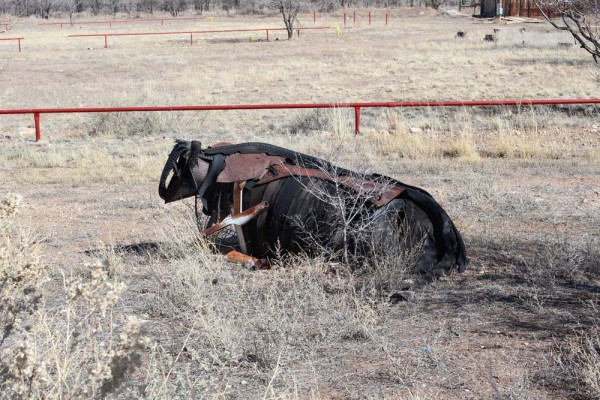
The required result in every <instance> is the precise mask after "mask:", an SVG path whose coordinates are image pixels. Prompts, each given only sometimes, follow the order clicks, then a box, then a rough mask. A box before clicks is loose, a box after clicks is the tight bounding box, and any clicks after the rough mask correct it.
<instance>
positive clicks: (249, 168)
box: [217, 153, 285, 183]
mask: <svg viewBox="0 0 600 400" xmlns="http://www.w3.org/2000/svg"><path fill="white" fill-rule="evenodd" d="M284 161H285V159H284V158H282V157H277V156H268V155H266V154H240V153H236V154H232V155H230V156H228V157H227V159H226V160H225V168H224V169H223V171H221V173H220V174H219V176H218V177H217V182H219V183H225V182H241V181H247V180H250V179H261V178H262V177H263V176H264V175H265V174H266V173H267V170H268V169H269V167H270V166H272V165H278V164H283V163H284Z"/></svg>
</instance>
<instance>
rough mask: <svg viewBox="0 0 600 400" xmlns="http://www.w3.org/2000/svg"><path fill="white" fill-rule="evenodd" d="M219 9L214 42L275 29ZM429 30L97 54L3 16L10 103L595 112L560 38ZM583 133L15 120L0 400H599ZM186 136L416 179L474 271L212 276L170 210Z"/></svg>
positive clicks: (254, 119) (175, 43) (190, 225)
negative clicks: (170, 157)
mask: <svg viewBox="0 0 600 400" xmlns="http://www.w3.org/2000/svg"><path fill="white" fill-rule="evenodd" d="M212 4H213V3H211V7H212ZM154 6H155V7H156V8H155V10H154V12H155V13H158V12H159V11H158V3H157V2H155V4H154ZM192 7H193V5H192ZM101 8H102V6H100V9H101ZM233 8H234V7H233V6H232V8H231V9H232V10H233ZM211 10H212V9H211ZM99 12H101V11H100V10H99ZM134 13H135V11H134ZM419 13H423V14H422V15H420V14H419ZM230 14H231V15H232V17H231V18H227V19H225V18H223V20H222V21H219V18H215V21H214V25H215V27H217V26H219V27H224V28H235V27H242V26H257V27H258V26H265V24H267V25H269V24H273V25H275V24H277V23H280V17H279V16H275V15H271V16H269V15H267V16H261V18H260V20H256V19H253V18H250V17H247V16H240V15H235V13H233V12H231V13H230ZM52 15H54V14H52V12H51V17H52ZM163 15H165V16H166V15H167V14H163ZM375 15H377V13H375ZM430 15H432V10H426V9H416V8H415V9H410V8H402V9H400V10H391V11H390V17H391V18H390V20H391V26H390V27H389V28H388V29H386V30H383V29H374V28H367V27H365V26H357V27H355V28H353V29H347V30H346V31H342V35H341V38H340V39H337V38H334V37H333V36H332V35H330V34H325V33H324V32H315V33H306V34H304V33H303V34H302V36H301V37H300V38H299V39H296V38H294V40H292V41H290V42H287V41H281V40H280V41H279V42H276V41H275V40H274V38H275V37H273V39H272V42H270V43H266V42H260V41H255V42H254V43H247V42H241V41H239V42H235V43H232V42H227V41H219V40H217V39H216V38H215V39H213V38H206V39H198V40H199V42H198V43H197V44H196V43H195V45H194V46H192V47H189V44H188V43H186V42H185V40H183V39H182V40H179V39H177V40H175V39H173V40H170V39H169V40H165V41H164V42H163V41H159V40H156V38H151V39H149V38H144V37H140V39H139V40H136V41H135V42H133V41H126V40H123V41H119V42H115V46H114V48H111V49H108V50H104V49H101V48H100V47H101V43H100V44H99V43H98V42H97V41H94V40H92V39H89V41H86V40H83V41H82V42H74V41H69V40H67V39H65V38H64V33H65V32H64V31H63V32H61V31H60V30H59V29H56V30H53V29H50V28H43V29H44V30H42V28H40V27H37V26H36V25H35V24H36V23H37V22H38V21H37V20H35V19H31V20H30V19H17V20H16V21H15V23H14V24H13V25H14V26H16V27H17V28H14V29H15V33H17V29H19V31H20V33H23V34H24V35H26V36H27V37H28V39H27V41H25V42H24V46H27V47H25V48H24V51H23V52H22V53H17V52H16V51H12V50H11V49H10V48H9V47H4V45H0V53H1V54H2V55H3V56H4V58H3V60H4V61H3V62H2V63H0V64H1V65H0V68H1V69H0V71H1V72H0V75H1V77H2V79H5V80H7V81H10V82H20V83H19V85H18V86H17V85H16V84H10V85H4V86H1V87H0V103H1V104H3V105H4V106H5V107H15V108H17V107H19V108H21V107H23V108H27V107H40V106H47V107H62V106H74V105H81V106H112V105H115V104H117V105H166V104H178V105H179V104H183V105H185V104H227V103H231V104H235V103H242V102H244V103H266V102H273V103H286V102H312V101H314V102H336V101H340V102H345V101H371V100H373V101H376V100H396V99H406V100H440V99H449V100H460V99H489V98H544V97H547V98H556V97H566V98H571V97H594V96H596V91H595V89H594V87H593V86H590V80H589V77H590V76H593V74H594V73H595V71H596V68H597V67H596V66H595V65H594V63H593V61H592V60H591V59H589V55H586V54H585V53H584V52H576V51H571V50H567V49H557V43H558V42H567V41H569V40H570V39H569V37H570V36H569V34H568V33H565V32H557V31H554V30H550V31H547V29H548V26H547V25H543V24H528V25H527V30H526V31H519V29H520V28H521V26H520V25H519V24H509V25H503V26H502V34H500V35H499V37H498V41H497V44H496V46H495V47H493V48H492V47H490V46H489V44H485V43H483V42H482V41H481V40H480V39H481V37H483V34H484V33H491V25H489V24H477V23H473V22H472V21H471V20H470V19H463V18H449V17H443V16H436V17H435V18H431V17H430ZM311 17H312V16H311V15H301V19H300V20H301V21H307V20H309V19H310V18H311ZM319 17H320V18H323V23H326V22H327V23H330V22H331V23H333V22H335V21H337V22H339V20H340V18H341V17H340V15H338V14H335V13H333V14H331V15H321V16H319ZM374 21H375V20H374ZM192 24H196V23H195V22H194V23H192V22H190V24H189V25H185V23H182V24H181V27H182V29H183V27H184V26H187V27H191V26H193V25H192ZM194 26H195V25H194ZM155 28H156V27H147V26H142V24H139V26H136V29H139V30H141V31H144V30H150V29H155ZM65 29H75V28H70V27H65ZM77 29H79V28H77ZM82 29H83V28H82ZM113 29H114V28H113ZM459 29H460V30H464V31H468V32H469V35H468V36H467V37H466V38H462V39H461V40H460V41H459V40H456V39H455V35H456V31H457V30H459ZM273 35H275V33H273ZM227 38H230V37H227ZM231 38H238V39H239V37H234V36H231ZM282 38H285V37H284V36H282V37H280V39H282ZM244 39H245V40H247V38H244ZM161 40H162V39H161ZM88 47H89V50H87V49H88ZM300 60H301V61H300ZM165 77H168V79H165ZM66 87H68V88H70V89H69V90H65V88H66ZM597 115H598V108H597V107H593V106H589V107H588V106H586V107H575V106H573V107H554V108H544V107H533V108H532V107H522V108H476V109H472V108H469V109H465V108H460V107H459V108H453V109H433V108H428V109H396V110H392V109H390V110H378V109H373V110H363V112H362V117H363V118H362V123H361V127H362V133H361V135H359V136H355V135H354V131H353V130H354V115H353V112H352V110H351V109H350V110H349V109H341V108H339V109H333V110H324V111H319V112H316V111H311V110H306V111H303V112H298V113H295V112H290V111H281V110H277V111H264V112H261V111H227V112H206V113H200V112H199V113H196V112H192V113H164V114H163V113H160V114H157V115H150V114H148V115H145V114H138V115H135V114H122V115H117V114H114V115H110V116H109V115H104V116H101V115H94V114H82V115H76V116H61V115H55V116H54V115H42V138H43V140H42V142H41V143H37V144H36V143H33V141H32V139H33V127H32V122H33V121H32V120H31V117H30V116H23V117H20V116H14V117H13V116H6V117H5V116H3V117H2V118H0V133H1V135H0V158H1V159H2V161H0V171H1V174H2V177H3V179H2V180H1V182H0V189H1V191H2V193H0V194H1V195H2V196H4V194H5V193H15V192H16V193H20V194H21V195H22V198H21V197H17V196H11V197H8V198H6V199H5V200H3V202H2V203H1V205H0V222H1V225H0V227H1V228H0V233H1V235H0V267H1V269H0V273H1V275H0V300H2V301H1V302H0V324H2V326H1V328H2V330H1V331H0V332H2V333H1V334H0V335H1V336H0V337H1V338H2V339H0V398H19V396H20V397H22V398H25V397H34V398H35V397H44V398H59V397H61V396H62V397H63V398H67V397H69V398H77V397H85V398H90V397H94V396H95V397H103V396H105V397H107V398H148V399H158V398H282V399H305V398H312V399H331V398H363V397H365V396H371V397H372V398H402V399H404V398H406V399H417V398H468V397H470V398H494V397H500V398H521V399H525V398H527V399H533V398H546V399H563V398H586V399H587V398H598V397H600V392H599V389H598V380H597V378H598V376H597V373H595V372H597V370H598V332H597V324H598V321H599V315H598V287H599V285H600V282H599V281H598V276H599V274H600V271H599V270H598V262H597V260H598V257H599V256H600V255H599V254H598V238H597V234H596V233H597V227H598V226H600V216H599V215H598V209H599V207H600V206H599V199H600V197H599V196H600V194H599V193H598V187H600V181H599V178H598V177H599V176H600V171H599V168H600V164H599V161H600V156H599V154H600V153H599V151H598V148H599V146H600V143H599V142H598V132H599V128H598V121H597ZM175 137H180V138H183V139H198V140H201V141H202V142H203V144H205V145H207V144H214V143H216V142H220V141H230V142H241V141H252V140H258V141H265V142H271V143H273V144H280V145H283V146H285V147H289V148H292V149H294V150H298V151H302V152H306V153H310V154H314V155H316V156H319V157H323V158H327V159H329V160H331V161H332V162H334V163H336V164H338V165H341V166H344V167H350V168H352V169H356V170H361V171H362V170H364V171H366V172H369V173H372V172H380V173H383V174H386V175H390V176H393V177H394V178H397V179H399V180H401V181H403V182H406V183H407V184H415V185H418V186H421V187H423V188H425V189H427V190H428V191H430V192H431V193H432V194H433V195H434V196H435V197H436V199H438V200H439V201H440V203H441V204H442V205H443V206H444V208H445V209H446V210H447V211H448V213H449V214H450V215H451V217H452V218H453V220H454V221H455V222H456V224H457V226H458V227H459V229H460V230H461V232H462V233H463V234H464V237H465V240H466V246H467V251H468V255H469V257H470V259H471V264H470V266H469V269H468V270H467V271H466V272H465V273H464V274H452V275H450V276H446V277H442V278H440V279H437V280H430V279H426V277H423V276H421V275H415V274H413V273H411V272H410V270H409V269H408V268H404V267H403V266H407V265H409V264H410V254H403V253H401V254H390V255H389V256H390V257H388V258H385V257H384V258H382V259H381V260H377V262H376V263H374V265H372V266H371V267H370V268H365V267H364V266H363V265H354V267H355V268H354V270H353V271H352V269H351V268H347V266H346V265H344V264H342V263H334V262H331V261H328V260H326V259H325V258H323V257H318V256H317V257H314V258H309V257H297V258H290V259H282V260H279V261H278V262H276V263H275V265H274V266H273V268H272V269H271V270H266V271H251V270H247V269H244V268H243V267H242V266H240V265H237V264H231V263H226V262H224V260H223V259H222V257H221V256H219V255H217V254H215V253H214V252H212V251H211V249H210V248H209V246H208V244H207V243H206V242H205V241H203V239H202V238H200V237H199V235H198V230H197V227H196V226H195V221H194V213H193V204H189V203H182V204H178V203H175V204H169V205H166V206H165V205H163V204H161V202H160V200H159V198H158V195H157V193H156V185H157V182H158V177H159V174H160V168H161V167H162V165H163V163H164V160H165V158H166V157H167V154H168V151H169V149H170V148H171V147H172V143H173V139H174V138H175ZM17 210H19V212H18V213H17V212H16V211H17ZM32 232H35V234H33V233H32ZM403 257H404V258H403ZM67 322H68V324H67ZM133 367H135V368H133Z"/></svg>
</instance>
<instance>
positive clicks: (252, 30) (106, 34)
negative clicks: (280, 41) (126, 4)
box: [67, 26, 339, 49]
mask: <svg viewBox="0 0 600 400" xmlns="http://www.w3.org/2000/svg"><path fill="white" fill-rule="evenodd" d="M322 29H335V30H336V35H337V36H339V27H338V26H314V27H308V28H294V30H295V31H297V33H298V35H300V31H306V30H322ZM285 30H286V28H251V29H218V30H201V31H175V32H129V33H84V34H77V35H67V37H70V38H79V37H104V48H105V49H106V48H108V38H109V37H116V36H157V35H189V36H190V46H192V45H193V44H194V35H201V34H209V33H233V32H266V34H267V36H266V38H267V42H268V41H269V32H273V31H285Z"/></svg>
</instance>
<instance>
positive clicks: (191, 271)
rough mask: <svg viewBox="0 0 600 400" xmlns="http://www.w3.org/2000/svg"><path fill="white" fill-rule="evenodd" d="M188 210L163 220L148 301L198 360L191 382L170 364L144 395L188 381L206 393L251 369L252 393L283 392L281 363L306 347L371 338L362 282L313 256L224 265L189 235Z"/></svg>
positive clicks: (299, 359)
mask: <svg viewBox="0 0 600 400" xmlns="http://www.w3.org/2000/svg"><path fill="white" fill-rule="evenodd" d="M190 214H191V213H189V212H188V214H187V215H186V213H185V212H182V213H180V214H179V215H178V217H177V218H176V219H174V221H173V223H172V224H169V225H168V226H165V232H164V236H163V237H164V244H163V247H164V249H165V251H166V253H165V254H168V255H169V257H168V259H163V260H157V261H156V262H155V263H153V266H152V268H153V271H154V276H155V279H156V280H157V283H158V285H159V286H160V287H161V301H159V302H156V304H155V305H154V306H158V305H159V304H160V310H158V309H157V310H155V311H156V312H163V313H167V314H168V315H172V319H173V321H174V323H175V324H181V325H182V326H184V327H185V328H184V331H185V332H187V333H188V334H189V335H190V337H189V340H187V341H186V343H185V346H182V347H185V349H186V352H185V356H186V357H191V359H192V361H193V363H194V364H195V365H198V366H199V367H198V370H196V371H195V373H194V374H192V375H193V376H195V377H196V380H198V382H199V383H198V384H197V385H196V384H194V385H191V386H187V387H185V385H183V386H184V387H182V386H178V385H175V384H174V383H173V382H176V381H182V382H184V381H185V379H186V378H185V377H186V376H189V375H190V374H191V373H192V372H191V371H189V370H185V369H184V368H181V367H180V366H179V365H174V366H173V368H174V369H173V371H172V372H171V378H172V379H169V380H166V382H165V384H164V385H162V384H159V383H157V382H154V383H152V385H151V386H152V393H154V394H156V393H158V392H160V393H162V394H166V393H168V396H174V395H177V394H178V395H183V396H185V395H189V394H190V393H191V392H190V390H192V386H193V388H194V389H193V390H195V391H201V393H206V394H208V393H214V392H215V391H218V390H221V389H222V388H219V387H218V383H217V382H218V381H223V380H225V381H226V380H227V379H231V377H233V376H239V375H240V374H242V375H243V374H244V371H247V370H252V371H254V373H255V374H257V376H258V378H257V379H254V383H255V384H256V382H262V384H261V385H263V386H259V387H258V388H255V389H256V390H257V393H262V392H264V391H268V392H269V393H271V394H272V393H275V394H277V395H283V394H285V393H288V394H289V393H290V392H291V393H293V391H294V387H293V382H291V381H290V374H292V376H293V374H294V373H295V372H294V371H293V370H290V368H291V367H290V366H292V365H295V364H296V365H307V364H310V363H311V362H313V361H314V358H315V357H318V354H313V353H312V351H311V352H307V351H306V349H310V348H314V346H317V347H320V346H330V345H335V343H337V342H339V341H340V340H350V341H368V340H370V338H371V335H372V330H373V327H374V326H375V325H376V324H377V322H378V320H379V313H380V311H379V308H380V307H381V306H382V304H380V303H379V302H378V301H376V300H377V299H376V298H374V297H372V296H370V291H369V290H366V289H361V288H366V284H363V283H362V282H361V281H362V280H363V279H364V278H363V277H362V276H360V275H356V274H353V273H352V272H351V271H350V270H349V269H347V268H346V267H343V266H341V265H340V264H336V263H331V262H327V261H326V260H325V259H324V258H320V257H317V258H308V257H305V256H294V257H281V258H280V259H279V261H276V262H275V264H274V265H273V266H272V269H270V270H268V271H250V270H247V269H245V268H243V267H242V266H240V265H238V264H232V263H227V262H226V261H225V258H224V257H223V256H220V255H216V254H214V252H212V251H211V249H210V246H209V245H207V244H206V243H205V242H204V241H203V240H202V239H200V240H197V239H196V238H194V236H195V235H192V236H191V237H190V235H189V231H188V229H189V228H190V225H189V221H190V220H193V216H191V215H190ZM194 229H195V227H194ZM190 239H192V240H190ZM174 249H178V250H177V251H174ZM175 255H176V256H175ZM382 278H383V276H381V277H378V278H377V279H382ZM370 284H371V285H372V286H371V287H374V286H375V284H373V283H372V282H371V283H370ZM161 351H162V350H160V349H157V352H156V354H157V355H160V353H161ZM155 365H160V362H157V363H156V364H155ZM283 366H286V367H283ZM278 369H279V373H277V374H274V371H275V370H278ZM305 371H306V370H304V372H303V373H305ZM163 376H165V375H164V374H163ZM284 377H285V378H284ZM271 378H273V379H274V380H273V382H271ZM303 379H304V378H303ZM302 386H303V389H302V390H305V389H306V385H305V384H303V385H302ZM249 389H250V388H249ZM296 389H297V388H296ZM313 389H315V390H316V389H317V388H313ZM253 393H254V392H253ZM196 395H197V396H198V395H201V394H199V393H197V392H196ZM231 395H233V394H231ZM275 397H277V396H275ZM284 398H288V396H284ZM299 398H303V395H300V396H299Z"/></svg>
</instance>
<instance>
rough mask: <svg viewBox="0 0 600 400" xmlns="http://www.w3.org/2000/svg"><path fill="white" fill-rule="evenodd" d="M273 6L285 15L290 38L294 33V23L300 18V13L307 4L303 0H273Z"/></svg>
mask: <svg viewBox="0 0 600 400" xmlns="http://www.w3.org/2000/svg"><path fill="white" fill-rule="evenodd" d="M271 6H272V7H273V8H275V9H277V10H278V11H279V12H280V13H281V16H282V17H283V23H284V24H285V28H286V30H287V34H288V39H291V38H292V36H293V35H294V24H295V23H296V22H297V20H298V13H299V12H300V10H302V8H303V7H304V6H305V3H304V1H303V0H271Z"/></svg>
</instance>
